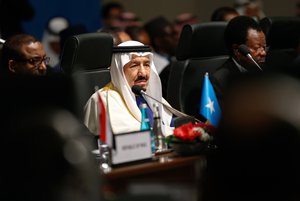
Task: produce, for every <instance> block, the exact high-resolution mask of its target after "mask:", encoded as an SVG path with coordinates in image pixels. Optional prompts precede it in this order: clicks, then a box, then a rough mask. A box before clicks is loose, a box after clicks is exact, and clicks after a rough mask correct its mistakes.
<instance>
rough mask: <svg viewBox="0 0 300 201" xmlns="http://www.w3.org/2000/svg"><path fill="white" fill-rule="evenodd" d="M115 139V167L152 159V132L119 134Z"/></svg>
mask: <svg viewBox="0 0 300 201" xmlns="http://www.w3.org/2000/svg"><path fill="white" fill-rule="evenodd" d="M114 138H115V146H116V147H115V149H113V150H112V164H113V165H117V164H121V163H127V162H133V161H137V160H143V159H149V158H151V156H152V153H151V133H150V130H147V131H138V132H132V133H124V134H117V135H114Z"/></svg>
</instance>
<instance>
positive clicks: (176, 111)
mask: <svg viewBox="0 0 300 201" xmlns="http://www.w3.org/2000/svg"><path fill="white" fill-rule="evenodd" d="M141 94H142V96H144V98H145V96H147V97H149V98H151V99H152V100H155V101H156V102H158V103H160V104H162V105H163V106H164V107H165V108H166V109H167V110H168V111H169V112H171V113H172V114H174V115H176V116H177V117H189V118H193V119H195V120H196V121H198V122H201V121H200V120H199V119H196V118H195V117H192V116H190V115H187V114H185V113H183V112H180V111H178V110H176V109H175V108H172V107H170V106H168V105H166V104H164V103H163V102H161V101H159V100H157V99H155V98H153V97H152V96H149V95H148V94H147V93H146V92H144V91H143V90H141Z"/></svg>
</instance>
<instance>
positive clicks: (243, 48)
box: [238, 44, 263, 71]
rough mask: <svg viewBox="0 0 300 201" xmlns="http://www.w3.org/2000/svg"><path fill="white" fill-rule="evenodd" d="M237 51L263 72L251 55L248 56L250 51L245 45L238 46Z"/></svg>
mask: <svg viewBox="0 0 300 201" xmlns="http://www.w3.org/2000/svg"><path fill="white" fill-rule="evenodd" d="M238 50H239V52H240V53H241V54H242V55H243V56H245V57H247V58H248V59H250V60H251V61H252V62H253V63H254V64H255V65H256V66H257V67H258V68H259V69H260V70H261V71H263V70H262V68H261V67H260V66H259V65H258V63H257V62H256V61H255V60H254V59H253V57H252V56H251V54H250V50H249V48H248V47H247V46H246V45H244V44H242V45H240V46H239V47H238Z"/></svg>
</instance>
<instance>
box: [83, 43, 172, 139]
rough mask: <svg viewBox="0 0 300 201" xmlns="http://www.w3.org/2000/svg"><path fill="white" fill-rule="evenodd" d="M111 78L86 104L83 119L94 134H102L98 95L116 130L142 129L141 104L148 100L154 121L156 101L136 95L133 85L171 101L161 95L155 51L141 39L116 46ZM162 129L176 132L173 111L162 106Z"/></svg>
mask: <svg viewBox="0 0 300 201" xmlns="http://www.w3.org/2000/svg"><path fill="white" fill-rule="evenodd" d="M110 74H111V82H110V83H109V84H107V85H106V86H105V87H103V88H102V89H100V90H98V91H97V92H95V93H94V94H93V95H92V96H91V97H90V99H89V100H88V102H87V104H86V106H85V110H84V113H85V117H84V123H85V125H86V126H87V127H88V128H89V130H90V131H91V132H92V133H94V134H95V135H99V113H100V111H99V98H101V99H102V101H103V103H104V106H105V107H106V112H107V113H108V116H109V120H110V124H111V128H112V132H113V133H114V134H119V133H126V132H133V131H139V130H140V126H141V111H140V109H139V106H140V105H141V104H142V103H147V104H148V107H149V108H150V110H149V111H148V112H149V114H148V116H149V120H150V123H151V121H152V117H151V115H152V110H153V104H154V103H155V101H153V100H152V99H150V98H147V97H145V99H144V98H143V97H142V96H136V95H135V94H134V93H133V92H132V91H131V88H132V86H134V85H138V86H141V87H142V88H143V89H145V91H146V93H147V94H148V95H150V96H152V97H154V98H155V99H157V100H159V101H162V102H164V103H165V104H168V103H167V102H166V101H165V100H164V99H163V98H162V89H161V83H160V78H159V76H158V73H157V71H156V68H155V66H154V63H153V54H152V53H151V49H150V48H149V47H148V46H144V44H142V43H140V42H138V41H127V42H124V43H121V44H120V45H118V46H117V48H115V52H114V53H113V56H112V64H111V67H110ZM160 116H161V120H162V131H163V133H164V134H165V135H170V134H172V133H173V129H172V127H170V126H171V122H172V114H171V113H170V112H169V111H167V110H166V109H165V108H163V107H162V106H160Z"/></svg>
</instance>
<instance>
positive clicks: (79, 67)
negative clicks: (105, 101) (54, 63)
mask: <svg viewBox="0 0 300 201" xmlns="http://www.w3.org/2000/svg"><path fill="white" fill-rule="evenodd" d="M112 49H113V39H112V37H111V35H110V34H108V33H87V34H80V35H75V36H72V37H70V38H68V39H67V40H66V42H65V45H64V48H63V53H62V57H61V67H62V68H63V70H64V71H65V73H67V74H70V75H71V76H72V78H73V80H74V85H75V90H76V93H77V108H78V111H79V114H81V115H80V116H79V118H80V119H82V118H83V113H82V111H83V108H84V105H85V103H86V102H87V100H88V99H89V98H90V96H91V95H92V94H93V93H94V92H95V91H96V90H97V89H100V88H102V87H103V86H105V85H106V84H107V83H109V82H110V72H109V69H108V67H109V66H110V65H111V57H112Z"/></svg>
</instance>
